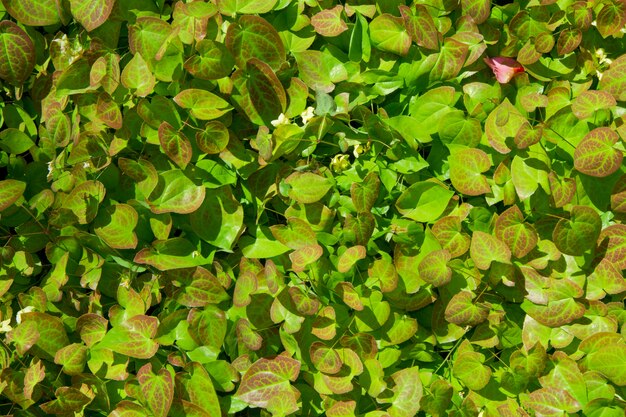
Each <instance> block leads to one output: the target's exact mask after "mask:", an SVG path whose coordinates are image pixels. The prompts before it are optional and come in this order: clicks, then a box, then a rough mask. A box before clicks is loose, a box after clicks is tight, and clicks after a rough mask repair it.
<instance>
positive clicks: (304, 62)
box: [293, 49, 335, 93]
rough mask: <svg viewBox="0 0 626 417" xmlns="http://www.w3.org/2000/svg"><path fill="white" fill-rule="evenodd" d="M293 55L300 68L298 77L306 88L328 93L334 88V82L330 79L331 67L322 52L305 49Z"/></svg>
mask: <svg viewBox="0 0 626 417" xmlns="http://www.w3.org/2000/svg"><path fill="white" fill-rule="evenodd" d="M293 56H294V58H295V59H296V63H297V64H298V69H299V70H300V78H302V81H303V82H304V83H306V86H307V87H308V88H310V89H311V90H314V91H317V90H319V91H322V92H324V93H330V92H331V91H333V90H334V89H335V84H334V83H333V81H332V79H331V68H329V66H328V65H327V62H325V60H324V54H323V53H322V52H320V51H316V50H311V49H307V50H306V51H302V52H295V53H293Z"/></svg>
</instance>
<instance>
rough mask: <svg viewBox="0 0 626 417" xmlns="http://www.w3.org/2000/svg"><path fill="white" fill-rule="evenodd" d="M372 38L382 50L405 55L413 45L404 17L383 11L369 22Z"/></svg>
mask: <svg viewBox="0 0 626 417" xmlns="http://www.w3.org/2000/svg"><path fill="white" fill-rule="evenodd" d="M369 29H370V39H371V41H372V44H373V45H374V47H376V48H378V49H380V50H381V51H385V52H391V53H394V54H396V55H401V56H405V55H406V54H407V53H408V52H409V48H410V46H411V36H410V35H409V34H408V33H407V31H406V29H405V28H404V21H403V19H402V18H399V17H395V16H392V15H390V14H388V13H383V14H381V15H380V16H377V17H376V18H374V20H372V21H371V22H370V23H369Z"/></svg>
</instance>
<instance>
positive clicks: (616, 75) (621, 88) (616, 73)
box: [598, 54, 626, 101]
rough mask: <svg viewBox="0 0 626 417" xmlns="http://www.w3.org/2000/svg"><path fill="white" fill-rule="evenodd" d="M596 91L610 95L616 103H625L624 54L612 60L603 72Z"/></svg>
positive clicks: (625, 65)
mask: <svg viewBox="0 0 626 417" xmlns="http://www.w3.org/2000/svg"><path fill="white" fill-rule="evenodd" d="M598 90H600V91H606V92H607V93H610V94H611V95H612V96H613V97H614V98H615V100H617V101H626V54H624V55H621V56H620V57H619V58H617V59H614V60H613V62H612V63H611V66H610V67H609V69H608V70H606V71H604V73H603V74H602V79H600V82H599V83H598Z"/></svg>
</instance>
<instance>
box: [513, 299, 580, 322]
mask: <svg viewBox="0 0 626 417" xmlns="http://www.w3.org/2000/svg"><path fill="white" fill-rule="evenodd" d="M522 309H523V310H524V311H525V312H526V313H527V314H528V315H529V316H530V317H532V318H533V319H535V320H537V321H538V322H539V323H541V324H543V325H544V326H547V327H552V328H556V327H560V326H563V325H566V324H568V323H571V322H573V321H574V320H577V319H579V318H581V317H582V316H583V315H584V314H585V306H583V305H582V304H580V303H579V302H577V301H575V300H574V299H573V298H566V299H563V300H558V301H550V302H548V305H536V304H533V303H530V302H528V301H524V302H523V303H522Z"/></svg>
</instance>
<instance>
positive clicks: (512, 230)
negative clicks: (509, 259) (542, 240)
mask: <svg viewBox="0 0 626 417" xmlns="http://www.w3.org/2000/svg"><path fill="white" fill-rule="evenodd" d="M495 234H496V237H497V238H498V239H500V240H501V241H503V242H504V243H506V245H507V246H508V247H509V249H511V252H512V253H513V255H514V256H515V257H517V258H523V257H524V256H526V255H528V254H529V253H530V251H532V250H533V249H534V248H535V247H536V246H537V242H538V241H539V237H538V236H537V232H536V231H535V229H534V228H533V227H532V226H530V225H528V224H526V223H524V215H523V214H522V212H521V210H520V209H519V208H518V207H517V206H512V207H510V208H509V209H507V210H505V211H504V212H503V213H502V214H500V216H499V217H498V220H496V229H495Z"/></svg>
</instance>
